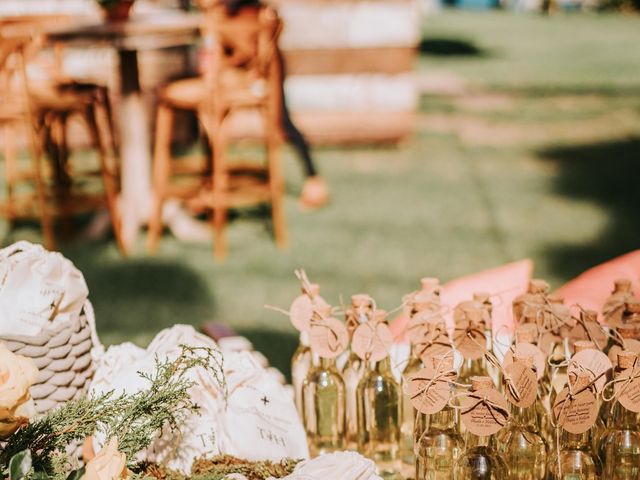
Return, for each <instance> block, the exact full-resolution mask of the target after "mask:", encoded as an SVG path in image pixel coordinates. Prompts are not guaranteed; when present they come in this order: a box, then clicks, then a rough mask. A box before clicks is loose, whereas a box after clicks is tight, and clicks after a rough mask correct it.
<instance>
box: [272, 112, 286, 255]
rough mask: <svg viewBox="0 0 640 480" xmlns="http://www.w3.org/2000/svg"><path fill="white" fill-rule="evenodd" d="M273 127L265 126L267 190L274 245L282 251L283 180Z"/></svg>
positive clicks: (283, 219)
mask: <svg viewBox="0 0 640 480" xmlns="http://www.w3.org/2000/svg"><path fill="white" fill-rule="evenodd" d="M274 127H275V126H274V125H272V124H271V123H269V124H268V125H267V126H266V136H267V139H266V140H267V165H268V169H269V190H270V193H271V195H270V196H271V221H272V222H273V236H274V239H275V242H276V245H277V246H278V248H280V249H284V248H286V247H287V245H288V242H289V240H288V235H287V225H286V219H285V211H284V196H283V193H284V178H283V175H282V164H281V161H280V146H281V143H280V139H279V136H278V132H277V130H276V129H275V128H274Z"/></svg>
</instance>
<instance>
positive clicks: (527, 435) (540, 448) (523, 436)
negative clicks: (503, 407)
mask: <svg viewBox="0 0 640 480" xmlns="http://www.w3.org/2000/svg"><path fill="white" fill-rule="evenodd" d="M513 361H514V362H522V363H525V364H526V366H527V368H532V367H533V358H532V357H521V356H519V355H517V354H515V355H514V356H513ZM537 413H538V412H537V411H536V402H534V403H533V404H532V405H531V406H529V407H526V408H524V407H518V406H516V405H511V416H510V417H509V422H508V423H507V425H505V427H504V428H503V429H502V430H500V431H499V432H498V433H497V434H496V437H497V439H498V452H499V453H500V454H501V455H502V458H503V460H504V461H505V463H506V464H507V468H508V469H509V473H508V475H507V477H506V479H508V480H544V477H545V473H546V468H545V467H546V462H547V447H546V444H545V441H544V439H543V437H542V435H541V434H540V430H539V427H538V415H537Z"/></svg>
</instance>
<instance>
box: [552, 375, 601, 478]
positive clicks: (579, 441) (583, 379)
mask: <svg viewBox="0 0 640 480" xmlns="http://www.w3.org/2000/svg"><path fill="white" fill-rule="evenodd" d="M590 380H591V379H590V377H589V376H588V375H580V374H579V375H577V376H576V377H572V378H571V380H570V381H572V382H573V383H572V387H573V390H574V391H578V390H580V389H581V388H583V387H585V386H586V385H587V384H588V383H589V382H590ZM559 428H560V430H561V431H560V444H559V446H556V447H554V448H552V449H551V450H550V452H549V455H548V460H547V477H546V480H600V472H601V470H602V469H601V465H600V461H599V460H598V457H597V455H596V454H595V452H594V450H593V445H592V435H591V433H592V432H591V430H592V429H589V430H587V431H586V432H584V433H580V434H576V433H570V432H567V431H566V430H564V429H563V428H561V427H559ZM558 451H559V454H560V459H559V460H558ZM607 480H608V479H607Z"/></svg>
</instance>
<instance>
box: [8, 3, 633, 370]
mask: <svg viewBox="0 0 640 480" xmlns="http://www.w3.org/2000/svg"><path fill="white" fill-rule="evenodd" d="M639 22H640V18H638V17H623V16H613V15H607V16H595V15H567V16H557V17H552V18H542V17H538V16H535V15H531V16H525V15H515V14H506V13H500V12H493V13H466V12H444V13H443V14H441V15H437V16H433V17H429V18H427V19H426V20H425V23H424V32H425V38H426V39H427V40H430V41H431V43H430V42H429V41H427V42H425V47H427V48H428V47H429V45H431V46H433V45H434V43H433V41H432V40H433V39H446V40H447V41H446V42H440V43H439V44H436V46H438V45H439V47H438V48H441V49H442V47H443V45H444V47H447V48H449V47H451V42H452V40H459V41H462V42H463V43H464V42H466V43H469V44H472V45H475V46H476V47H477V48H478V49H479V50H481V52H484V53H483V54H481V55H448V56H442V55H438V56H436V55H430V54H427V55H424V56H423V57H421V59H420V63H419V73H420V75H421V77H423V78H424V79H425V81H429V79H430V78H431V76H432V75H440V74H442V73H446V74H448V75H451V76H454V77H455V78H457V79H459V80H462V81H463V82H464V83H465V84H466V85H467V88H466V89H465V90H463V91H461V92H460V93H458V94H456V95H438V94H430V95H427V96H425V97H424V98H423V100H422V106H421V110H420V114H419V116H418V119H417V130H416V133H415V135H414V136H413V137H412V138H411V139H410V140H409V141H407V142H406V143H404V144H402V145H400V146H398V147H396V148H352V149H337V148H336V149H318V150H316V151H315V160H316V162H317V163H318V165H319V168H320V169H321V171H322V173H323V175H324V176H325V177H326V179H327V181H328V183H329V185H330V187H331V191H332V202H331V204H330V205H329V206H327V207H326V208H324V209H322V210H320V211H317V212H313V213H302V212H300V211H299V210H298V209H297V206H296V196H297V194H298V193H299V188H300V185H301V175H300V169H299V166H298V164H297V161H296V159H295V157H294V156H293V154H292V153H291V152H290V151H287V154H286V156H285V167H286V172H287V182H288V194H287V215H288V223H289V232H290V237H291V245H290V247H289V249H288V250H286V251H278V250H277V249H276V248H275V246H274V245H273V243H272V241H271V239H270V236H269V232H268V230H267V229H266V227H265V225H266V222H264V221H263V220H262V218H261V217H260V215H259V212H258V213H256V214H253V215H244V216H241V217H240V218H238V219H237V220H236V221H234V222H233V223H232V224H231V225H230V227H229V228H228V235H229V244H230V251H229V257H228V260H227V262H226V263H224V264H215V263H214V262H213V260H212V256H211V248H210V245H196V246H192V245H185V244H182V243H180V242H178V241H177V240H175V239H173V238H171V237H170V236H169V235H166V236H165V238H164V239H163V242H162V244H161V248H160V251H159V253H158V255H157V256H156V257H148V256H146V255H145V253H144V250H143V243H144V239H143V238H140V239H139V245H138V250H137V252H136V254H135V255H133V256H132V257H131V258H127V259H124V258H121V257H120V256H119V255H118V253H117V251H116V249H115V246H114V244H113V242H104V243H94V244H81V243H76V244H72V245H68V246H65V247H64V248H63V250H64V253H65V254H66V255H68V256H69V257H70V258H71V259H72V260H73V261H74V262H75V263H76V265H77V266H78V267H79V268H80V269H81V270H82V271H83V272H84V274H85V276H86V279H87V282H88V284H89V288H90V291H91V294H90V298H91V300H92V301H93V302H94V305H95V309H96V314H97V319H98V330H99V333H100V335H101V337H102V339H103V341H105V342H106V343H115V342H121V341H125V340H132V341H135V342H138V343H141V344H145V343H146V342H148V341H149V339H150V338H151V337H152V336H153V335H154V334H155V333H156V332H158V331H159V330H160V329H161V328H164V327H168V326H170V325H172V324H174V323H178V322H180V323H190V324H194V325H198V324H200V323H201V322H203V321H208V320H213V321H217V322H225V323H228V324H229V325H231V326H233V327H234V328H236V329H237V330H238V331H240V332H241V333H244V334H246V335H247V336H249V338H250V339H251V340H252V341H253V342H254V343H255V344H256V346H257V347H258V348H259V349H261V350H262V351H263V352H264V353H265V354H266V355H267V356H268V357H269V358H270V359H271V360H272V362H273V363H274V364H276V365H277V366H278V367H280V368H282V369H283V370H285V371H287V370H288V361H289V358H290V356H291V354H292V352H293V349H294V348H295V344H296V335H295V332H294V330H293V328H292V327H291V326H290V325H289V323H288V320H287V319H286V318H285V317H283V316H282V315H280V314H278V313H274V312H272V311H269V310H265V309H264V308H263V305H264V304H266V303H268V304H272V305H277V306H280V307H285V308H286V307H287V306H288V304H289V303H290V301H291V300H292V299H293V297H294V296H295V295H296V294H297V291H298V285H297V281H296V279H295V277H294V275H293V270H294V269H295V268H299V267H304V268H305V269H306V270H307V272H308V274H309V276H310V277H311V279H312V280H314V281H317V282H319V283H320V284H321V285H322V291H323V294H324V296H325V297H326V298H327V299H328V300H330V301H331V302H335V303H338V301H339V298H340V296H343V297H344V298H345V299H348V296H349V295H350V294H352V293H355V292H361V291H364V292H369V293H370V294H372V295H373V296H374V297H375V298H376V299H377V300H378V303H379V304H380V305H381V306H383V307H384V308H387V309H391V308H394V307H395V306H397V305H398V304H399V302H400V298H401V296H402V295H403V294H404V293H406V292H408V291H411V290H413V289H415V288H416V287H417V282H418V279H419V278H420V277H422V276H425V275H433V276H438V277H440V278H441V279H443V280H445V281H446V280H449V279H452V278H456V277H458V276H461V275H465V274H468V273H473V272H476V271H478V270H482V269H485V268H490V267H493V266H496V265H499V264H502V263H505V262H509V261H512V260H516V259H520V258H525V257H529V258H532V259H533V260H534V261H535V264H536V274H537V275H539V276H542V277H544V278H547V279H548V280H549V281H550V282H551V283H552V284H553V285H554V286H559V285H561V284H562V283H563V282H565V281H567V280H569V279H570V278H572V277H573V276H575V275H577V274H578V273H579V272H581V271H582V270H584V269H586V268H588V267H590V266H592V265H594V264H596V263H598V262H601V261H604V260H606V259H609V258H612V257H614V256H616V255H619V254H622V253H625V252H627V251H629V250H632V249H634V248H637V247H638V244H639V240H640V221H639V220H638V218H639V217H638V215H637V211H638V207H639V206H640V189H639V188H637V183H638V178H640V176H639V175H638V174H639V173H640V165H639V162H640V50H639V49H638V48H637V45H638V40H640V29H639V28H638V26H639ZM465 48H466V47H465ZM467 49H468V48H467ZM256 216H257V217H258V218H256ZM18 237H20V238H31V239H38V234H37V231H36V230H34V229H28V228H21V229H18V230H16V231H14V232H13V233H12V235H11V236H9V237H8V238H7V240H9V239H15V238H18Z"/></svg>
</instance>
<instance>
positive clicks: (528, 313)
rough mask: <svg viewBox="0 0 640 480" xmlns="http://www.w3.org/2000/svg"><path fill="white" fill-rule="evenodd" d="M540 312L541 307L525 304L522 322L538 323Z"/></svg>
mask: <svg viewBox="0 0 640 480" xmlns="http://www.w3.org/2000/svg"><path fill="white" fill-rule="evenodd" d="M538 312H540V307H539V306H536V305H525V306H524V308H523V309H522V314H521V316H522V322H523V323H536V322H537V320H538Z"/></svg>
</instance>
